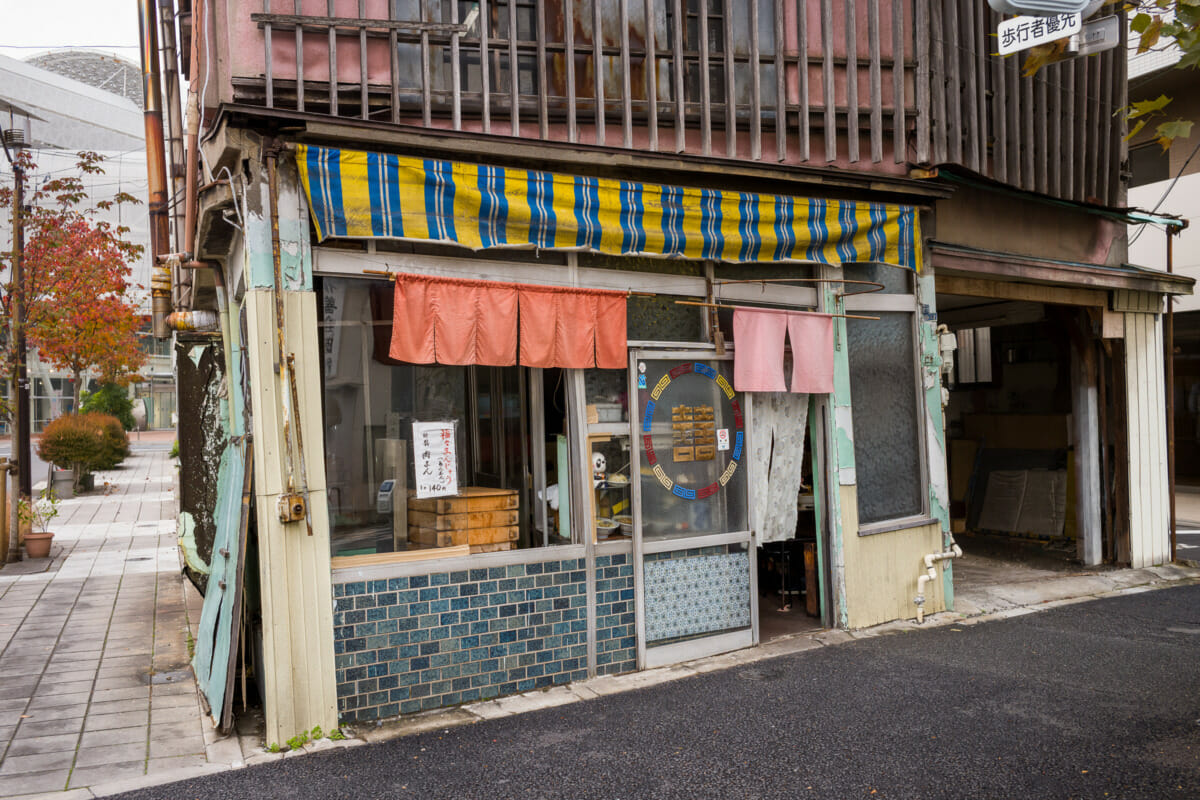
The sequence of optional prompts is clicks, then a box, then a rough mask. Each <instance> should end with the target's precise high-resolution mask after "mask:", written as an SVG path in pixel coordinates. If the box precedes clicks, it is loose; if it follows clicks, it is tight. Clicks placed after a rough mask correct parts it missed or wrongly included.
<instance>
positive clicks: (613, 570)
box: [596, 553, 637, 675]
mask: <svg viewBox="0 0 1200 800" xmlns="http://www.w3.org/2000/svg"><path fill="white" fill-rule="evenodd" d="M632 562H633V557H632V556H630V555H629V554H627V553H619V554H616V555H611V556H596V673H597V674H599V675H615V674H617V673H619V672H632V671H633V670H635V669H637V627H636V620H635V613H636V612H635V611H634V606H633V563H632Z"/></svg>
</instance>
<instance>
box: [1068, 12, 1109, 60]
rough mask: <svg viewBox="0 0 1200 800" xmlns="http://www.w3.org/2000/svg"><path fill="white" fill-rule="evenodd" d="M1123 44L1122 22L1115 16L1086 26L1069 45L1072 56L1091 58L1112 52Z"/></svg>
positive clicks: (1095, 20) (1092, 21)
mask: <svg viewBox="0 0 1200 800" xmlns="http://www.w3.org/2000/svg"><path fill="white" fill-rule="evenodd" d="M1120 43H1121V20H1119V19H1118V18H1117V16H1116V15H1115V14H1114V15H1112V16H1108V17H1101V18H1100V19H1093V20H1090V21H1088V22H1087V23H1085V24H1084V26H1083V30H1082V31H1081V32H1080V34H1079V35H1078V36H1076V37H1074V38H1073V39H1072V40H1071V43H1070V44H1068V45H1067V51H1068V52H1069V53H1071V55H1076V56H1090V55H1092V54H1093V53H1102V52H1104V51H1105V50H1112V49H1113V48H1114V47H1116V46H1117V45H1118V44H1120Z"/></svg>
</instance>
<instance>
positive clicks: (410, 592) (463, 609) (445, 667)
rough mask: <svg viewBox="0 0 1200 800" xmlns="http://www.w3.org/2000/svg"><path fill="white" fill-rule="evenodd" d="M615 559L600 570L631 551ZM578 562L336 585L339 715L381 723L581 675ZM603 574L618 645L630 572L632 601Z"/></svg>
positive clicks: (583, 612) (582, 605)
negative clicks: (397, 717) (606, 582)
mask: <svg viewBox="0 0 1200 800" xmlns="http://www.w3.org/2000/svg"><path fill="white" fill-rule="evenodd" d="M618 558H622V559H624V562H625V563H623V564H622V565H620V567H616V566H613V565H612V564H606V566H605V567H604V568H603V569H601V570H600V572H601V574H602V575H606V571H607V570H611V569H618V570H620V568H621V567H625V568H627V567H628V563H627V562H628V558H629V557H628V556H619V557H618ZM584 570H585V562H584V560H583V559H565V560H562V561H544V562H538V563H533V564H511V565H508V566H503V567H489V568H482V569H467V570H456V571H453V572H435V573H431V574H429V575H417V576H413V577H408V578H390V579H387V580H372V581H353V582H349V583H338V584H335V585H334V587H333V593H334V604H335V605H334V615H333V624H334V645H333V646H334V654H335V655H334V657H335V659H336V665H337V687H338V714H339V717H340V719H341V720H342V721H343V722H360V721H366V720H373V719H383V718H387V717H394V716H397V715H398V714H408V713H412V712H414V711H423V710H427V709H431V708H440V707H442V706H453V705H457V704H459V703H468V702H472V701H475V700H481V699H485V698H489V697H498V696H500V695H506V694H516V693H519V692H527V691H531V690H534V689H540V688H544V687H547V686H553V685H555V684H562V683H568V682H570V681H577V680H583V679H584V678H586V677H587V674H588V673H587V609H586V603H587V596H586V588H585V586H586V584H585V573H584ZM605 580H612V581H614V587H613V588H612V589H609V590H608V591H606V592H604V596H608V595H609V594H614V598H613V601H609V602H603V603H602V605H603V606H605V607H607V608H608V609H609V610H608V612H607V614H606V615H605V617H604V619H605V620H606V621H605V622H604V623H603V625H605V626H606V627H604V628H603V630H606V631H613V632H614V635H616V634H615V632H617V631H620V632H621V634H620V636H618V637H617V638H618V639H619V640H620V641H624V640H626V639H628V638H629V637H630V636H632V635H633V634H632V629H633V626H632V621H630V622H629V623H628V625H627V626H624V627H622V626H623V625H624V623H621V622H620V618H623V616H624V615H626V614H627V615H628V616H629V617H631V618H632V614H633V605H632V594H633V579H632V574H630V575H629V576H628V577H627V580H628V583H629V586H628V594H629V599H623V597H624V592H625V590H624V589H617V588H615V583H616V582H619V581H622V580H626V578H624V577H620V576H617V575H616V574H614V575H613V576H612V577H611V578H609V577H605ZM622 585H623V584H622ZM618 607H620V608H621V610H620V611H618ZM626 630H628V633H625V631H626ZM613 652H621V651H619V650H616V651H613ZM629 657H632V654H629ZM614 658H615V656H614ZM620 658H621V663H622V664H625V663H627V662H628V661H629V658H627V657H626V654H624V653H622V655H621V656H620ZM629 668H630V669H631V668H632V667H631V666H630V667H629Z"/></svg>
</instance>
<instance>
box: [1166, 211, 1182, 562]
mask: <svg viewBox="0 0 1200 800" xmlns="http://www.w3.org/2000/svg"><path fill="white" fill-rule="evenodd" d="M1183 227H1186V226H1183ZM1183 227H1176V226H1174V225H1168V226H1167V274H1173V273H1174V272H1175V258H1174V257H1175V236H1176V235H1178V234H1179V232H1180V231H1181V230H1183ZM1165 327H1166V330H1165V331H1164V332H1163V350H1164V351H1165V352H1164V360H1165V363H1164V364H1163V366H1164V367H1165V368H1166V373H1167V374H1166V383H1167V386H1166V389H1167V497H1168V502H1169V503H1170V511H1169V514H1168V517H1167V519H1168V520H1169V522H1168V525H1169V526H1170V527H1169V528H1168V529H1167V530H1168V532H1169V534H1170V539H1171V560H1172V561H1174V560H1175V547H1176V543H1175V298H1174V295H1167V319H1166V326H1165Z"/></svg>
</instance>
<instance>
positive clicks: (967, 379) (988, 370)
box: [954, 328, 993, 384]
mask: <svg viewBox="0 0 1200 800" xmlns="http://www.w3.org/2000/svg"><path fill="white" fill-rule="evenodd" d="M955 338H957V340H958V348H957V350H956V351H955V353H954V374H955V378H956V380H955V384H964V383H991V382H992V374H993V373H992V329H991V328H966V329H963V330H960V331H956V332H955Z"/></svg>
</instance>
